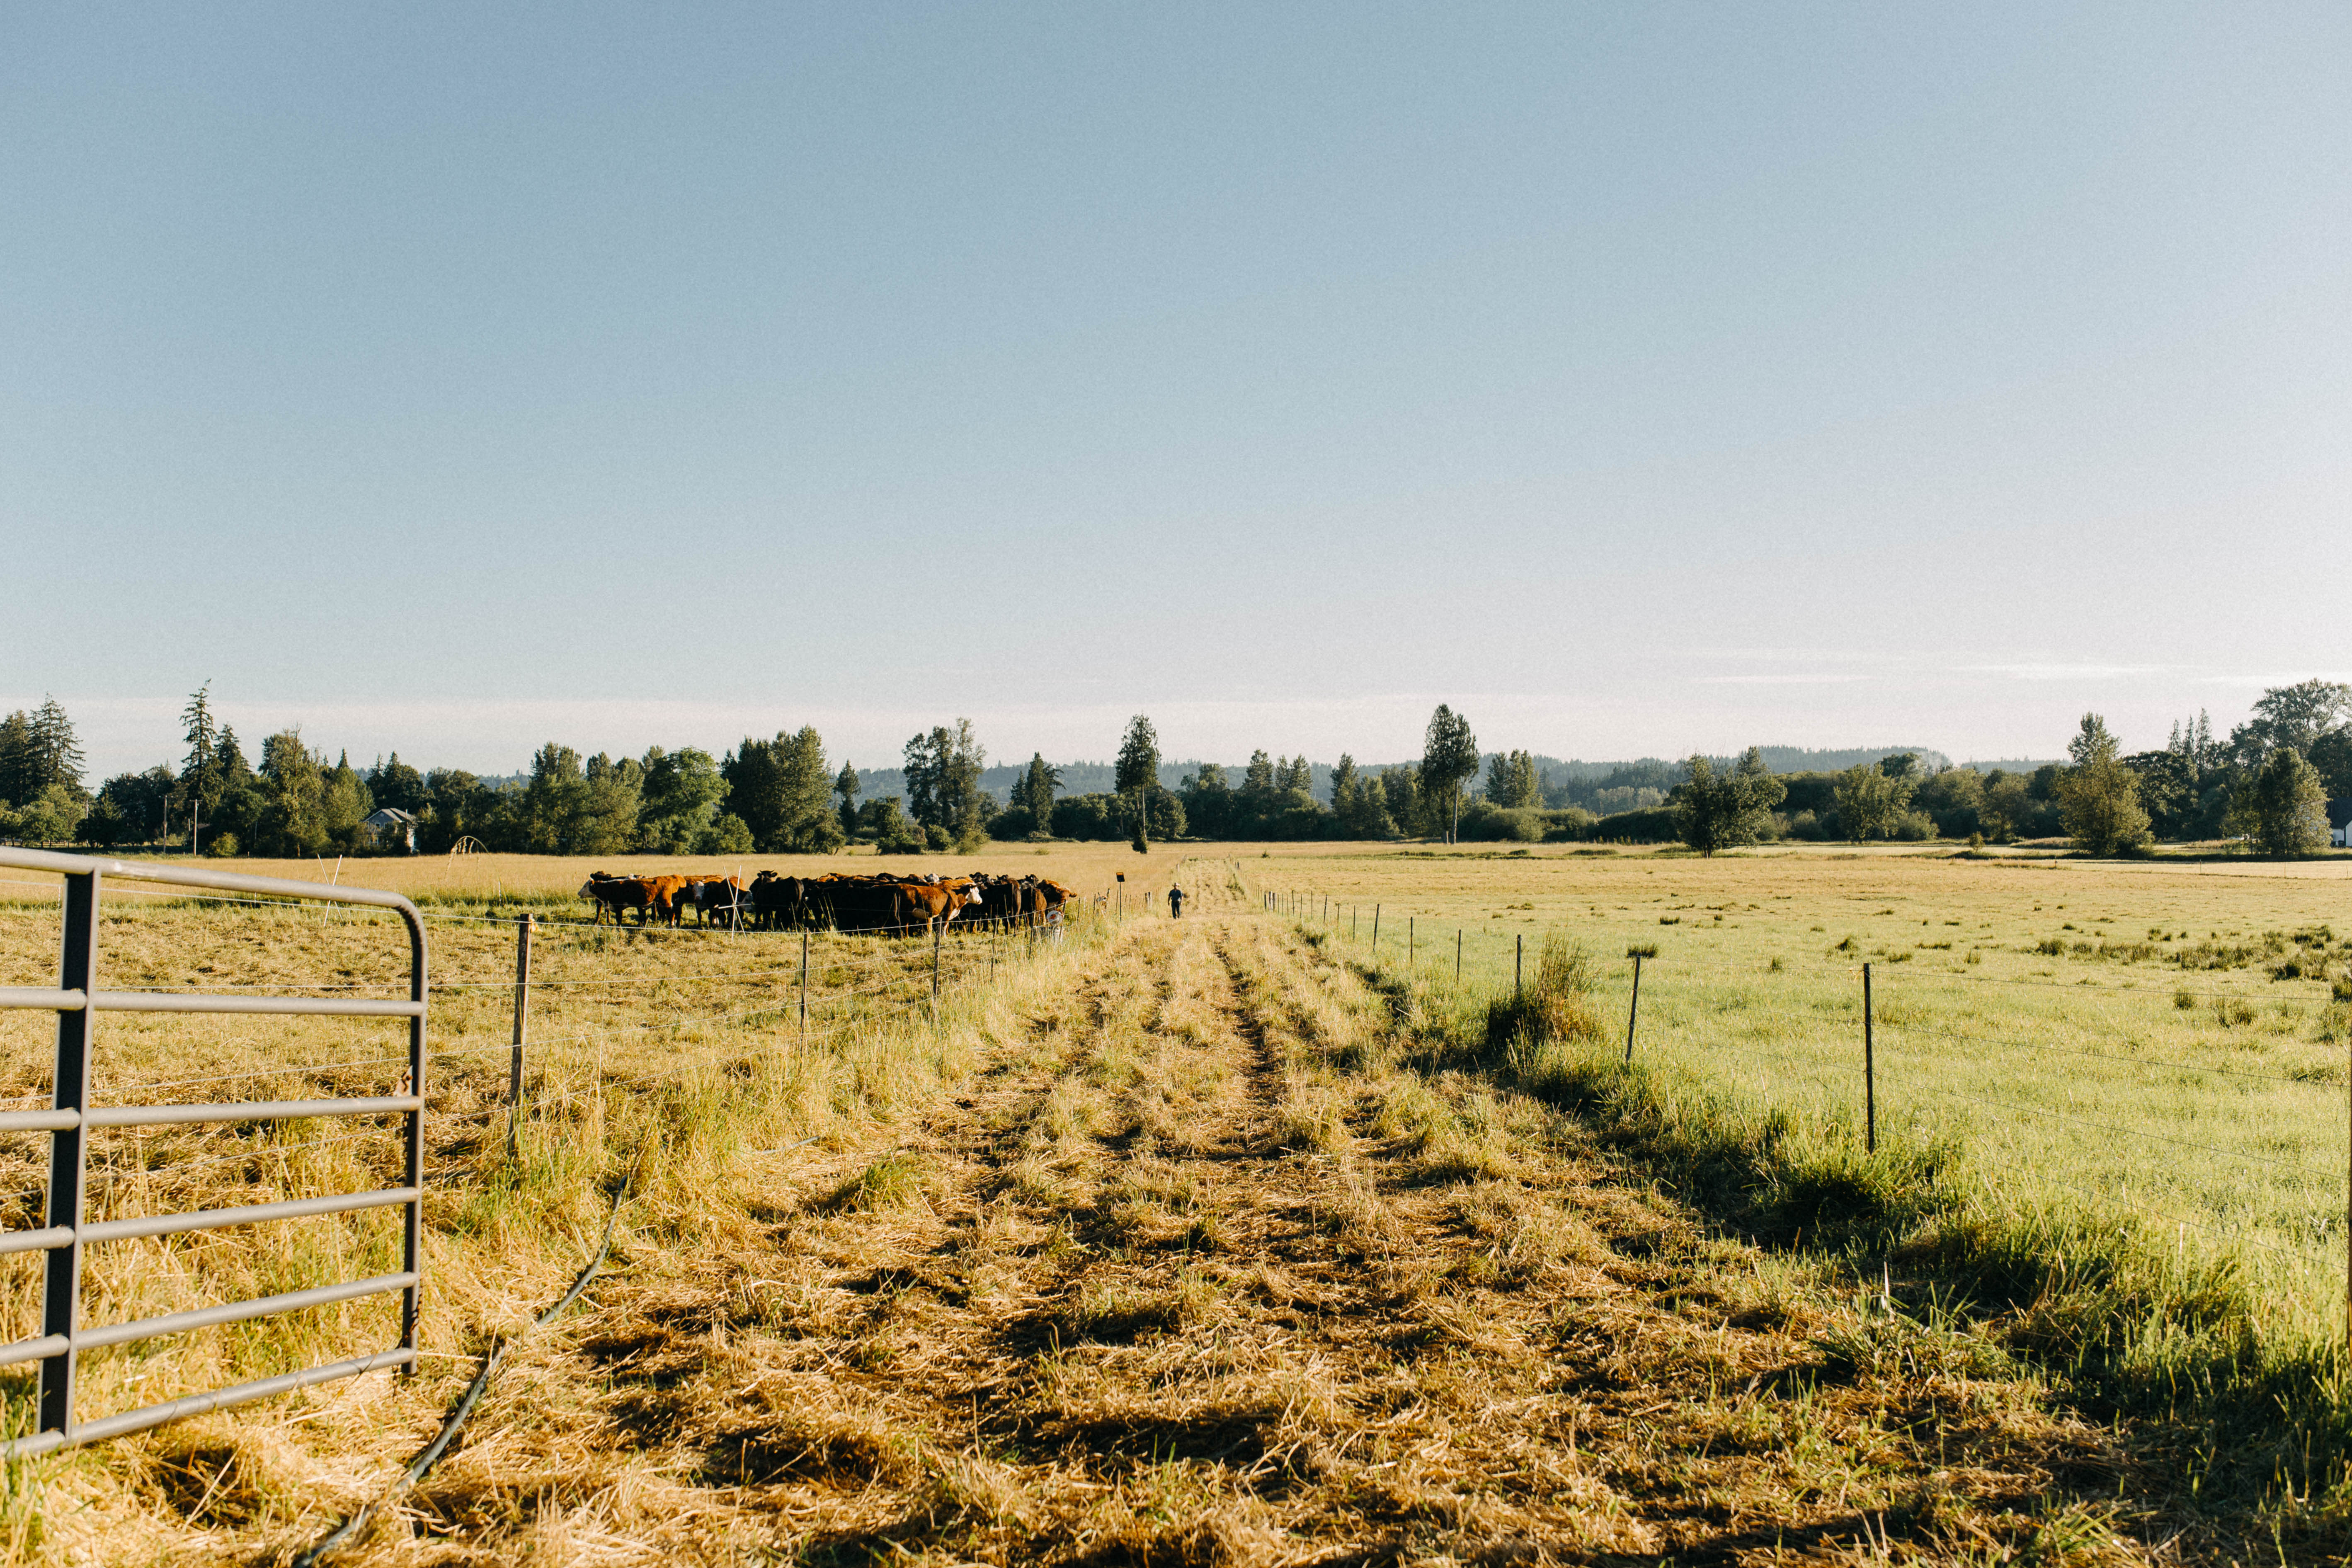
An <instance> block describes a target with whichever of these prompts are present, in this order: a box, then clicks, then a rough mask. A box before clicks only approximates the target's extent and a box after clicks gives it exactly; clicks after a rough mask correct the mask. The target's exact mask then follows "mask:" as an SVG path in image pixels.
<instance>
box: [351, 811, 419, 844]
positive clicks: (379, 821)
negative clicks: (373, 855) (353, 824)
mask: <svg viewBox="0 0 2352 1568" xmlns="http://www.w3.org/2000/svg"><path fill="white" fill-rule="evenodd" d="M360 826H362V827H364V828H366V829H367V832H368V842H369V843H371V844H385V845H389V844H394V843H397V844H399V845H401V846H402V847H404V848H405V849H406V850H407V851H408V852H409V853H410V854H411V855H414V854H415V853H416V818H415V817H414V816H410V815H409V814H408V813H406V812H404V811H403V810H401V809H400V807H398V806H396V805H386V806H381V807H378V808H377V809H376V810H374V811H372V812H370V813H368V815H367V816H364V817H362V818H361V819H360Z"/></svg>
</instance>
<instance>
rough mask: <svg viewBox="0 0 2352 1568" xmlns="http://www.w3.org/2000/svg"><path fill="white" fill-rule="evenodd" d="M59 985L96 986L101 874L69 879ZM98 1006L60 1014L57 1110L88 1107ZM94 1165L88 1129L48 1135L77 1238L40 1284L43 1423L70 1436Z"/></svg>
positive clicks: (65, 1221) (57, 1217)
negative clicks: (51, 1350)
mask: <svg viewBox="0 0 2352 1568" xmlns="http://www.w3.org/2000/svg"><path fill="white" fill-rule="evenodd" d="M97 989H98V873H97V872H96V871H84V872H81V873H79V875H71V874H69V875H68V876H67V878H66V879H65V931H64V933H63V935H62V937H61V939H60V940H59V942H58V990H60V991H79V992H80V993H81V994H82V995H83V996H84V997H85V998H89V997H90V996H91V994H92V993H94V992H95V991H96V990H97ZM93 1011H94V1009H93V1008H92V1007H90V1006H89V1005H88V1002H87V1001H85V1003H84V1005H82V1006H81V1007H79V1008H77V1009H75V1010H74V1011H71V1012H65V1011H60V1012H59V1013H58V1062H57V1083H56V1091H55V1093H54V1095H53V1097H52V1098H51V1100H50V1109H51V1110H85V1109H87V1107H88V1101H89V1024H90V1015H91V1013H92V1012H93ZM88 1169H89V1151H88V1146H87V1143H86V1140H85V1133H84V1130H83V1129H82V1128H80V1127H79V1126H76V1127H67V1128H59V1129H58V1130H57V1131H53V1132H51V1133H50V1134H49V1225H50V1226H52V1227H53V1228H54V1227H56V1226H71V1227H72V1229H73V1232H74V1239H73V1240H72V1241H70V1242H68V1244H67V1245H65V1246H63V1247H57V1248H55V1249H54V1250H52V1251H51V1252H50V1253H49V1256H48V1270H47V1275H46V1276H45V1277H44V1279H43V1280H42V1286H41V1333H42V1335H43V1337H45V1338H47V1337H51V1336H61V1337H62V1338H63V1339H64V1340H65V1341H66V1348H65V1350H64V1352H62V1353H60V1354H58V1355H53V1356H51V1357H49V1358H48V1359H47V1360H46V1361H44V1362H43V1363H41V1391H40V1403H41V1411H40V1420H41V1430H42V1431H44V1432H56V1433H58V1434H59V1435H61V1436H67V1435H70V1434H71V1433H72V1431H73V1425H74V1374H75V1373H76V1371H77V1370H78V1368H77V1366H76V1363H78V1362H79V1359H80V1351H79V1347H78V1345H77V1344H76V1343H75V1342H76V1341H77V1340H79V1337H80V1332H81V1247H82V1244H81V1205H82V1186H83V1182H84V1180H85V1177H86V1174H87V1172H88Z"/></svg>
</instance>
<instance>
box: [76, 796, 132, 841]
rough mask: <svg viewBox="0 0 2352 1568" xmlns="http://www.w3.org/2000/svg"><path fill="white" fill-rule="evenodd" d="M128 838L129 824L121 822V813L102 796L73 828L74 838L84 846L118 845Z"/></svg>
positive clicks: (129, 834)
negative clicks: (87, 814)
mask: <svg viewBox="0 0 2352 1568" xmlns="http://www.w3.org/2000/svg"><path fill="white" fill-rule="evenodd" d="M74 837H75V838H76V839H77V840H79V842H81V843H84V844H95V845H97V846H99V847H100V848H104V847H106V846H108V845H110V844H120V843H121V842H122V841H123V840H124V839H126V838H128V837H131V824H130V823H128V822H126V821H124V820H123V817H122V813H121V810H120V809H118V808H117V807H116V805H115V804H114V802H112V801H111V800H108V799H106V798H104V797H103V796H101V797H100V800H99V803H98V804H97V805H95V806H92V807H91V808H90V812H89V816H85V817H83V818H82V819H81V821H80V822H79V823H78V824H76V825H75V827H74Z"/></svg>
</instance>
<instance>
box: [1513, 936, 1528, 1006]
mask: <svg viewBox="0 0 2352 1568" xmlns="http://www.w3.org/2000/svg"><path fill="white" fill-rule="evenodd" d="M1527 972H1528V938H1527V933H1526V932H1524V931H1522V932H1520V933H1519V934H1518V935H1517V936H1515V937H1513V938H1512V939H1511V1005H1513V1006H1514V1007H1516V1006H1517V1005H1519V1003H1520V1002H1521V1001H1522V1000H1524V999H1525V998H1526V996H1527V994H1528V990H1527V984H1526V976H1527Z"/></svg>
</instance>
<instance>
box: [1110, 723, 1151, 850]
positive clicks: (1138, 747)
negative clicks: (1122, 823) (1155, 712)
mask: <svg viewBox="0 0 2352 1568" xmlns="http://www.w3.org/2000/svg"><path fill="white" fill-rule="evenodd" d="M1159 783H1160V732H1159V731H1156V730H1154V729H1153V728H1152V727H1151V721H1150V719H1147V718H1145V717H1144V716H1143V715H1142V714H1140V713H1138V714H1137V715H1136V716H1135V717H1134V718H1132V719H1130V720H1129V721H1128V723H1127V734H1126V736H1125V737H1124V738H1123V739H1121V740H1120V742H1119V743H1118V770H1117V772H1116V773H1114V774H1113V776H1112V786H1111V787H1112V788H1113V789H1115V790H1116V791H1118V795H1119V796H1120V798H1122V799H1123V800H1125V801H1126V802H1127V803H1128V807H1127V809H1128V813H1129V820H1130V821H1131V822H1132V823H1133V824H1134V827H1135V847H1137V848H1138V849H1141V848H1143V847H1145V846H1146V845H1147V844H1148V843H1149V842H1150V816H1149V815H1148V813H1149V805H1150V802H1149V796H1150V791H1151V789H1152V788H1153V787H1154V786H1155V785H1157V784H1159Z"/></svg>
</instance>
